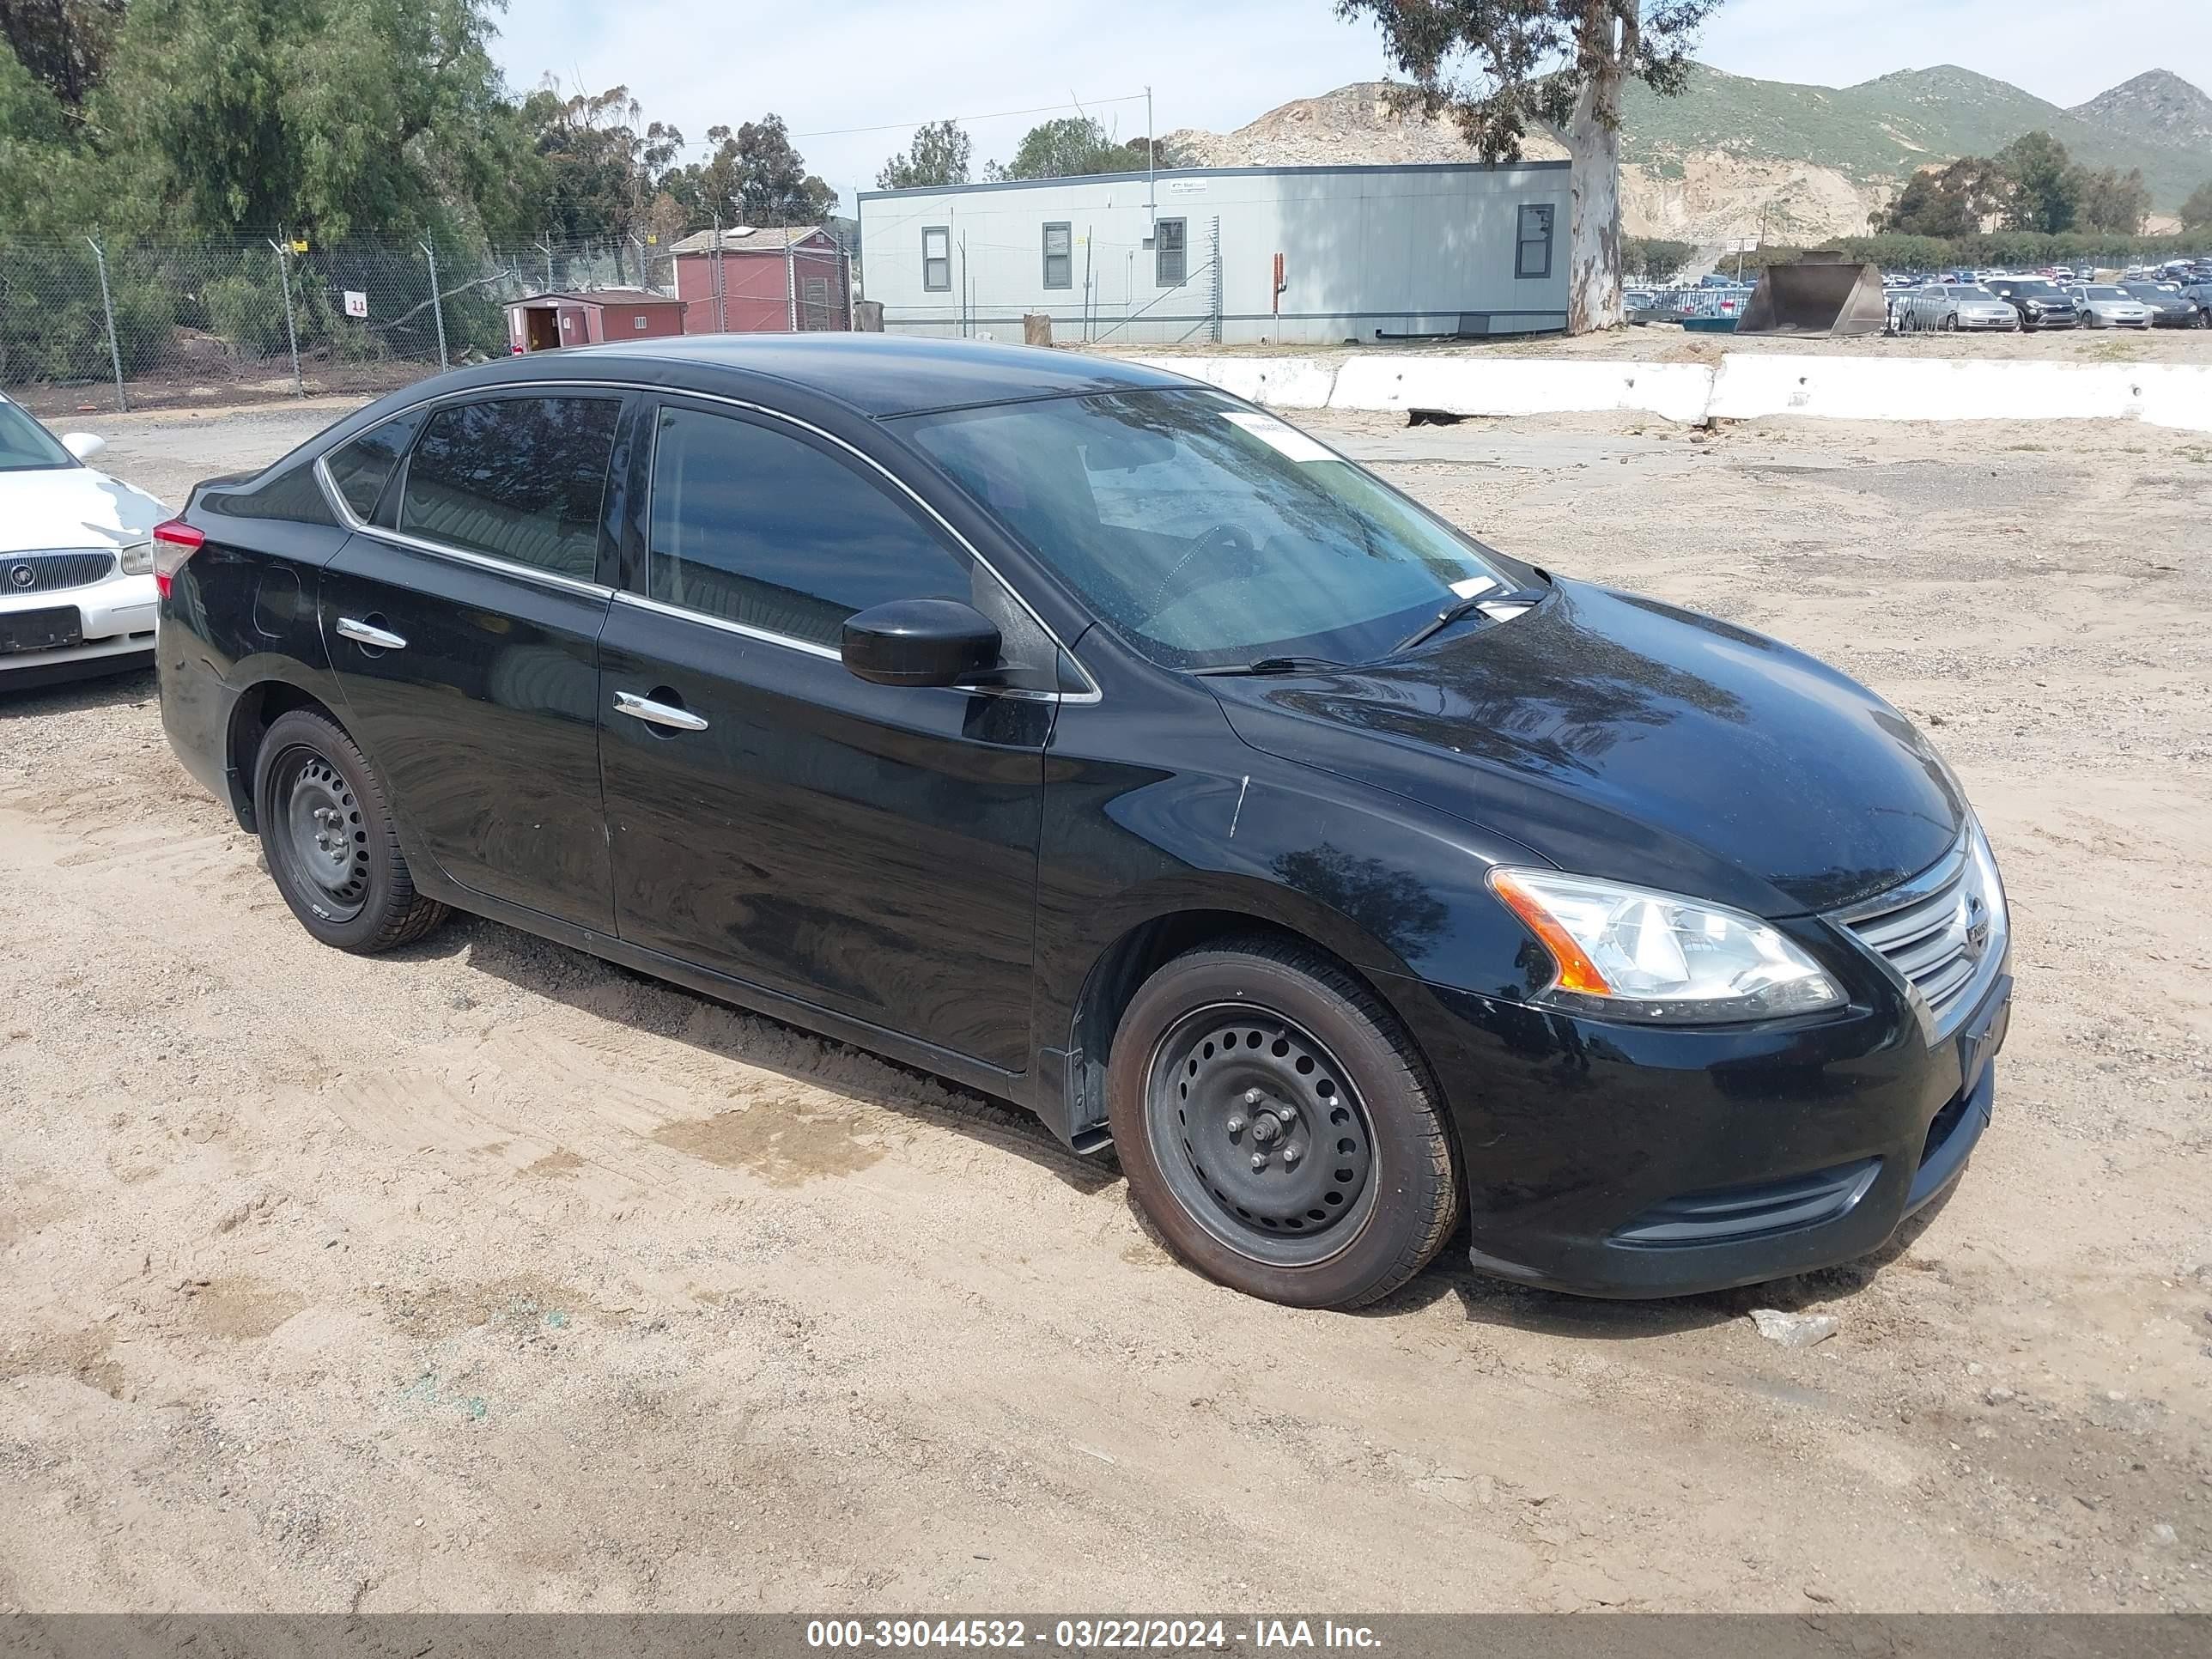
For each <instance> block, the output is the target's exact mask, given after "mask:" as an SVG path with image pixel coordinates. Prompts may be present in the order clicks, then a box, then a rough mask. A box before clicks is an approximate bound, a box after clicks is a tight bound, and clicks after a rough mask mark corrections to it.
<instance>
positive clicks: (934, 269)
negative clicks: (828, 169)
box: [921, 225, 952, 294]
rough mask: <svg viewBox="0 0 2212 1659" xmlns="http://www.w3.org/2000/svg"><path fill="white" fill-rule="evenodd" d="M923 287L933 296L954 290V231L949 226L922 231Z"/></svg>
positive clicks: (926, 228)
mask: <svg viewBox="0 0 2212 1659" xmlns="http://www.w3.org/2000/svg"><path fill="white" fill-rule="evenodd" d="M921 285H922V287H923V288H925V289H927V290H928V291H929V292H930V293H932V294H942V293H949V292H950V291H951V288H952V231H951V228H950V227H949V226H945V225H930V226H927V227H925V228H924V229H923V230H922V233H921Z"/></svg>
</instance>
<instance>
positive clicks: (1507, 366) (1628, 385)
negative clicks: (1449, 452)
mask: <svg viewBox="0 0 2212 1659" xmlns="http://www.w3.org/2000/svg"><path fill="white" fill-rule="evenodd" d="M1712 385H1713V371H1712V369H1711V368H1710V367H1708V366H1707V365H1705V364H1704V363H1648V362H1618V361H1614V362H1560V361H1558V360H1556V359H1547V358H1541V357H1413V356H1405V357H1396V356H1364V357H1353V358H1351V359H1350V360H1348V361H1347V362H1346V363H1345V364H1344V366H1343V367H1342V368H1340V369H1338V370H1337V372H1336V389H1335V392H1334V394H1333V395H1332V396H1331V397H1330V398H1329V400H1328V406H1329V407H1330V408H1331V409H1364V410H1397V409H1440V410H1444V411H1446V412H1447V413H1449V414H1453V415H1577V414H1583V413H1589V412H1595V411H1601V410H1638V411H1642V412H1644V413H1646V414H1651V415H1656V416H1660V417H1661V418H1662V420H1669V421H1701V420H1703V419H1705V405H1706V403H1707V401H1708V399H1709V398H1711V393H1712Z"/></svg>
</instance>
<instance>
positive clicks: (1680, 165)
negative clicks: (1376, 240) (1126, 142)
mask: <svg viewBox="0 0 2212 1659" xmlns="http://www.w3.org/2000/svg"><path fill="white" fill-rule="evenodd" d="M1388 92H1389V88H1388V87H1387V85H1385V84H1384V83H1383V82H1356V83H1354V84H1353V85H1351V86H1347V87H1340V88H1337V89H1336V90H1335V91H1334V92H1330V93H1325V94H1322V96H1320V97H1318V98H1300V99H1296V100H1292V101H1291V102H1290V103H1287V104H1284V105H1281V106H1278V107H1276V108H1274V109H1272V110H1269V111H1267V112H1266V113H1265V114H1263V115H1261V116H1260V117H1259V118H1257V119H1255V120H1254V121H1252V122H1250V123H1249V124H1248V125H1244V126H1242V127H1239V128H1238V129H1237V131H1234V132H1229V133H1213V132H1203V131H1196V130H1194V129H1189V128H1186V129H1184V130H1182V131H1179V132H1174V133H1170V134H1169V135H1168V142H1170V143H1172V144H1175V145H1177V146H1179V147H1180V148H1182V149H1183V150H1184V151H1185V152H1186V153H1188V155H1191V157H1192V158H1193V160H1194V161H1196V162H1198V163H1199V164H1200V165H1201V166H1211V167H1255V166H1269V165H1293V166H1294V165H1298V164H1312V163H1315V162H1325V161H1340V162H1341V161H1462V160H1464V159H1466V156H1467V155H1468V150H1467V146H1466V144H1465V143H1463V142H1462V139H1461V138H1460V136H1459V133H1458V131H1457V130H1456V129H1455V128H1454V127H1453V126H1452V125H1451V124H1450V123H1449V122H1448V121H1442V120H1438V121H1429V120H1424V119H1422V118H1419V117H1418V116H1413V117H1407V116H1401V115H1399V114H1396V113H1395V112H1393V111H1392V109H1391V108H1390V106H1389V101H1388V99H1387V94H1388ZM1622 125H1623V126H1624V128H1625V130H1626V137H1625V141H1624V143H1623V155H1624V163H1623V178H1622V180H1621V197H1622V216H1623V219H1624V221H1625V222H1626V229H1627V231H1628V233H1629V234H1631V235H1638V236H1668V237H1675V238H1680V239H1681V240H1686V241H1691V242H1696V243H1699V244H1711V243H1716V242H1719V241H1723V240H1726V239H1728V238H1730V237H1735V236H1744V235H1749V234H1753V232H1755V231H1757V230H1758V229H1759V227H1760V225H1761V224H1762V222H1763V223H1764V224H1765V229H1766V232H1767V234H1768V235H1769V236H1770V237H1773V238H1778V239H1786V240H1820V239H1824V238H1827V237H1833V236H1849V235H1856V234H1859V233H1861V232H1863V231H1864V230H1865V229H1866V228H1867V218H1868V216H1869V214H1871V213H1873V212H1875V210H1878V209H1880V208H1881V207H1883V206H1884V205H1886V204H1887V203H1888V201H1889V200H1890V199H1891V198H1892V197H1894V196H1895V194H1896V193H1897V191H1898V190H1899V188H1901V187H1902V185H1903V184H1904V181H1905V179H1907V178H1908V177H1910V176H1911V173H1912V172H1913V171H1914V170H1915V169H1916V168H1917V167H1924V166H1927V165H1929V164H1931V163H1935V162H1939V161H1949V160H1951V159H1952V158H1953V157H1954V156H1958V155H1989V154H1991V153H1992V152H1994V151H1996V150H1998V149H2002V148H2003V147H2004V146H2005V145H2006V144H2008V143H2010V142H2011V141H2012V140H2013V139H2015V138H2017V137H2020V136H2021V134H2022V133H2024V132H2033V131H2038V130H2041V131H2047V132H2049V133H2050V134H2051V136H2052V137H2056V138H2057V139H2058V140H2059V141H2060V142H2061V143H2063V144H2064V145H2065V146H2066V148H2067V149H2068V150H2069V151H2070V152H2071V153H2072V154H2073V155H2074V156H2075V159H2076V160H2078V161H2083V162H2086V163H2087V164H2088V165H2090V166H2092V167H2119V168H2121V169H2123V170H2125V169H2126V168H2129V167H2141V168H2142V172H2143V177H2144V179H2145V180H2146V182H2148V185H2149V186H2150V191H2151V200H2152V202H2153V204H2154V206H2157V207H2159V208H2162V209H2171V208H2172V207H2174V206H2176V205H2178V204H2179V203H2180V202H2181V201H2182V200H2183V199H2184V198H2185V197H2187V196H2188V194H2189V193H2190V191H2192V190H2194V189H2196V188H2197V185H2200V184H2203V182H2204V181H2205V180H2206V179H2212V98H2208V97H2207V96H2206V95H2205V94H2203V92H2202V91H2200V90H2198V89H2197V88H2196V87H2194V86H2191V84H2190V83H2189V82H2186V81H2185V80H2183V79H2182V78H2181V77H2180V76H2178V75H2174V74H2172V73H2171V72H2170V71H2167V70H2151V71H2150V72H2148V74H2144V75H2139V76H2136V78H2135V79H2134V80H2132V81H2129V82H2124V83H2123V84H2122V85H2120V86H2117V87H2114V88H2112V89H2111V90H2110V91H2108V92H2105V93H2102V94H2099V95H2098V96H2097V97H2095V98H2093V99H2091V100H2089V101H2088V102H2087V103H2086V104H2081V105H2079V106H2075V108H2073V109H2071V110H2068V109H2062V108H2060V107H2059V106H2057V105H2056V104H2053V103H2050V102H2048V101H2046V100H2044V99H2040V98H2038V97H2035V96H2034V95H2033V94H2029V93H2026V92H2023V91H2021V89H2020V88H2018V87H2015V86H2013V85H2011V84H2009V83H2008V82H2003V81H1999V80H1996V79H1993V78H1992V77H1990V76H1986V75H1978V74H1976V73H1975V72H1974V71H1973V70H1966V69H1960V68H1959V67H1957V66H1956V65H1955V64H1941V65H1938V66H1937V67H1936V68H1934V69H1925V70H1899V71H1898V72H1897V73H1895V74H1893V75H1885V76H1881V77H1879V78H1878V79H1875V80H1872V81H1866V82H1861V83H1860V84H1859V85H1857V86H1854V87H1815V86H1802V85H1799V84H1796V83H1795V82H1787V81H1761V80H1758V79H1754V78H1753V77H1751V76H1740V75H1729V74H1727V73H1725V72H1723V71H1722V70H1717V69H1713V68H1711V67H1709V66H1707V65H1705V64H1699V65H1697V66H1696V69H1695V70H1694V72H1693V73H1692V76H1691V81H1690V85H1689V88H1688V90H1687V91H1686V92H1685V93H1684V94H1683V95H1682V96H1680V98H1661V97H1658V96H1657V95H1656V94H1653V93H1651V92H1650V91H1649V90H1648V89H1647V88H1644V87H1642V86H1632V87H1631V88H1630V92H1629V96H1628V99H1627V100H1626V106H1625V108H1624V110H1623V112H1622ZM1528 153H1529V154H1530V155H1533V156H1536V157H1539V158H1542V157H1547V156H1556V155H1561V154H1564V152H1563V151H1562V150H1560V149H1559V147H1558V146H1557V145H1555V144H1553V143H1549V142H1548V141H1547V140H1542V139H1539V140H1537V141H1535V142H1534V143H1532V144H1531V145H1530V146H1529V149H1528Z"/></svg>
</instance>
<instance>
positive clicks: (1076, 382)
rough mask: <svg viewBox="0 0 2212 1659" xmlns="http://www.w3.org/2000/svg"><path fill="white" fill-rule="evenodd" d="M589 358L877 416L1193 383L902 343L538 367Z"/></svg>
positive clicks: (708, 337)
mask: <svg viewBox="0 0 2212 1659" xmlns="http://www.w3.org/2000/svg"><path fill="white" fill-rule="evenodd" d="M586 354H588V355H589V356H590V358H591V360H592V362H593V363H595V364H599V365H606V364H609V363H611V362H614V361H616V360H618V359H627V360H629V361H633V362H653V363H659V364H666V365H668V366H670V367H671V368H685V367H689V368H699V369H703V370H708V371H712V370H714V369H734V370H738V371H739V372H741V373H744V374H761V375H766V376H769V377H771V378H773V379H775V380H783V381H787V382H788V383H790V384H791V385H793V386H803V387H805V388H806V389H807V390H809V391H811V392H817V393H818V394H820V395H821V396H823V397H826V398H836V400H837V401H838V402H840V403H842V404H848V405H849V406H851V407H852V408H854V409H857V410H860V411H861V412H862V413H864V414H866V415H870V416H886V415H910V414H914V413H916V412H918V411H920V410H927V409H964V408H969V407H973V406H975V405H977V404H998V403H1013V402H1018V401H1020V400H1024V399H1027V398H1065V397H1074V396H1079V395H1081V394H1083V393H1086V392H1133V391H1142V390H1146V389H1153V388H1164V387H1188V386H1190V385H1191V384H1192V382H1191V381H1190V380H1187V379H1185V378H1184V377H1183V376H1182V375H1179V374H1167V373H1164V371H1162V370H1159V369H1156V368H1146V367H1145V366H1144V365H1143V364H1141V363H1136V362H1127V361H1122V360H1118V359H1115V358H1107V357H1091V356H1076V355H1075V354H1073V353H1072V352H1065V351H1052V350H1048V349H1043V348H1041V347H1032V346H1007V345H995V344H993V343H991V342H989V341H987V340H933V339H925V338H921V337H913V336H907V335H896V334H847V333H828V332H824V333H803V334H704V335H688V336H674V337H666V338H662V339H653V340H636V341H630V340H625V341H622V342H620V343H610V344H606V345H596V346H582V347H575V348H571V349H568V350H565V351H561V352H549V353H547V354H544V356H543V357H542V358H534V359H532V360H531V361H538V362H544V364H545V365H546V367H547V372H548V373H549V374H559V373H560V372H561V369H560V365H561V364H562V362H564V361H565V362H574V361H575V360H576V359H577V358H578V357H579V356H585V355H586ZM509 361H510V362H513V361H514V360H512V359H511V360H509ZM524 378H526V377H524Z"/></svg>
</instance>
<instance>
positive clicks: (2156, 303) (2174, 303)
mask: <svg viewBox="0 0 2212 1659" xmlns="http://www.w3.org/2000/svg"><path fill="white" fill-rule="evenodd" d="M2120 286H2121V287H2122V288H2123V289H2126V290H2127V293H2128V296H2129V297H2130V299H2133V300H2137V301H2141V302H2142V304H2143V305H2144V306H2146V307H2148V309H2149V311H2150V322H2151V326H2152V327H2153V328H2201V327H2202V326H2203V318H2201V317H2200V316H2198V314H2197V307H2195V306H2194V305H2192V304H2191V302H2190V300H2189V296H2188V295H2185V294H2184V293H2183V292H2182V291H2181V289H2179V287H2178V286H2177V285H2175V284H2172V283H2121V284H2120Z"/></svg>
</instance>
